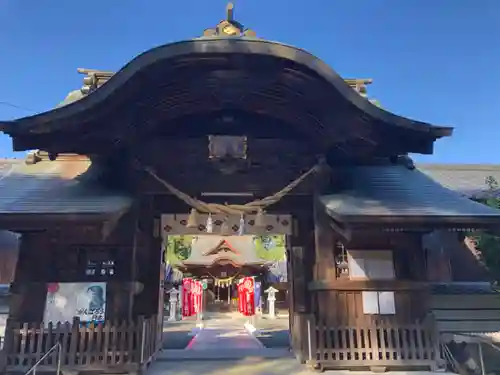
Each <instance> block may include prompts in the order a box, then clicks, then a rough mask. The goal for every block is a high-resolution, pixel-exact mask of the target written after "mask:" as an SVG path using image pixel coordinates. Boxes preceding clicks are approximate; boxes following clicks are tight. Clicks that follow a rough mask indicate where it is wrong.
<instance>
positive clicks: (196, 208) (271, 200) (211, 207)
mask: <svg viewBox="0 0 500 375" xmlns="http://www.w3.org/2000/svg"><path fill="white" fill-rule="evenodd" d="M134 165H135V166H136V167H137V168H139V169H142V170H143V171H145V172H146V173H148V174H149V175H150V176H151V177H152V178H154V179H155V180H156V181H158V182H159V183H161V184H162V185H163V186H164V187H165V188H166V189H167V190H168V191H169V192H170V193H171V194H173V195H175V196H176V197H177V198H179V199H180V200H182V201H183V202H184V203H186V204H187V205H189V206H190V207H191V208H192V209H191V214H190V220H188V223H187V225H186V226H188V227H191V226H190V225H193V224H198V222H197V214H199V213H204V214H209V215H210V214H226V215H251V214H257V216H256V220H255V221H256V226H259V225H260V226H265V220H264V219H265V218H264V216H265V212H264V209H265V208H267V207H269V206H271V205H273V204H275V203H277V202H279V201H280V200H281V199H282V198H283V197H285V196H286V195H287V194H288V193H290V192H291V191H292V190H293V189H295V188H296V187H297V186H298V185H299V184H300V183H301V182H302V181H304V180H305V179H306V178H307V177H309V176H310V175H311V174H313V173H322V172H324V171H326V170H328V166H327V164H326V160H325V159H324V158H322V159H321V160H320V161H319V162H318V164H316V165H315V166H313V167H312V168H310V169H309V170H308V171H307V172H305V173H304V174H302V175H301V176H299V177H298V178H296V179H295V180H293V181H292V182H290V183H289V184H288V185H286V186H285V187H284V188H283V189H281V190H280V191H278V192H277V193H275V194H273V195H270V196H268V197H265V198H262V199H257V200H254V201H251V202H248V203H246V204H219V203H206V202H203V201H201V200H199V199H196V198H193V197H191V196H189V195H187V194H186V193H184V192H182V191H180V190H179V189H177V188H176V187H175V186H173V185H171V184H170V183H168V182H167V181H165V180H163V179H162V178H161V177H159V176H158V175H157V174H156V173H155V171H154V170H153V169H152V168H151V167H148V166H144V165H142V164H141V163H140V161H139V160H135V161H134ZM207 224H208V223H207ZM196 226H197V225H194V227H196Z"/></svg>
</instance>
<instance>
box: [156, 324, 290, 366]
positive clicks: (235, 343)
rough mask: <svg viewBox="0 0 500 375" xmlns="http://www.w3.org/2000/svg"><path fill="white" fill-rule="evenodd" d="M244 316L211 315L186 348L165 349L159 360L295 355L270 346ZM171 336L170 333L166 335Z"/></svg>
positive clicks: (158, 357) (237, 358)
mask: <svg viewBox="0 0 500 375" xmlns="http://www.w3.org/2000/svg"><path fill="white" fill-rule="evenodd" d="M245 321H246V320H245V319H234V318H233V319H227V318H226V319H212V320H206V321H204V324H205V326H204V328H203V329H201V330H200V331H199V332H198V333H197V334H196V336H194V337H193V338H192V339H191V341H190V342H189V344H188V345H187V347H186V349H184V350H163V351H162V352H160V353H158V355H157V357H156V358H157V360H158V361H183V360H240V359H245V358H254V359H255V358H260V359H264V358H274V359H276V358H292V354H291V352H290V351H289V350H288V349H283V348H280V349H268V348H266V347H265V346H264V345H263V344H262V343H261V342H260V341H259V340H258V339H256V338H255V337H254V336H252V335H251V334H250V333H249V332H248V331H247V330H246V329H245V327H244V323H245ZM166 339H167V340H168V336H166Z"/></svg>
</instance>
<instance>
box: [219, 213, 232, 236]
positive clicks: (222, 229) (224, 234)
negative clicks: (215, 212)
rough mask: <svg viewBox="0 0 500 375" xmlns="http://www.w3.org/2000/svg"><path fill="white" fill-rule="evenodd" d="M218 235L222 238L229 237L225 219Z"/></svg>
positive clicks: (227, 224)
mask: <svg viewBox="0 0 500 375" xmlns="http://www.w3.org/2000/svg"><path fill="white" fill-rule="evenodd" d="M220 233H221V235H223V236H229V234H230V233H229V223H228V222H227V217H226V218H224V221H223V222H222V225H221V228H220Z"/></svg>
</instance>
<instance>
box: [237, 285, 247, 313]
mask: <svg viewBox="0 0 500 375" xmlns="http://www.w3.org/2000/svg"><path fill="white" fill-rule="evenodd" d="M244 306H245V290H244V284H243V281H241V282H240V283H239V284H238V311H239V312H240V313H242V314H243V308H244Z"/></svg>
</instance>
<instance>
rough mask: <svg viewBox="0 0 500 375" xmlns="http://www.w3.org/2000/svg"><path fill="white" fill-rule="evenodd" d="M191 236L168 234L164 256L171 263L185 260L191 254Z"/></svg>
mask: <svg viewBox="0 0 500 375" xmlns="http://www.w3.org/2000/svg"><path fill="white" fill-rule="evenodd" d="M192 240H193V236H177V235H174V236H168V238H167V243H166V250H167V251H166V258H167V261H169V262H170V263H172V264H175V263H178V262H179V261H182V260H186V259H187V258H189V256H190V255H191V243H192Z"/></svg>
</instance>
